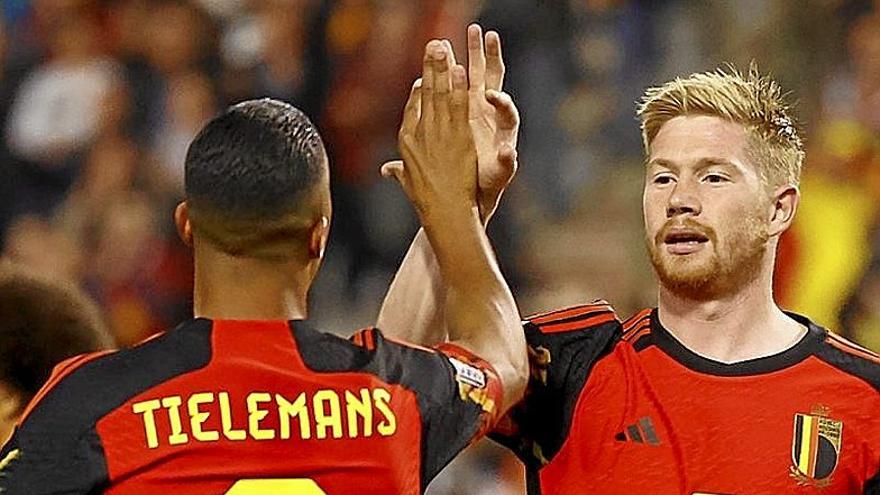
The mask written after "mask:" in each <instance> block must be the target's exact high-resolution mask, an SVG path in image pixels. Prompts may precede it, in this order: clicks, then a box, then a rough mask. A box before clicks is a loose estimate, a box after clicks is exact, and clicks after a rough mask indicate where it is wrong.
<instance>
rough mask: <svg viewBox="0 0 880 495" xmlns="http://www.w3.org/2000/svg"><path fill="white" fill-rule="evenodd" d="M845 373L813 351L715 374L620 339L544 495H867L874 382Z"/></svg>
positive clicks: (543, 479) (548, 476)
mask: <svg viewBox="0 0 880 495" xmlns="http://www.w3.org/2000/svg"><path fill="white" fill-rule="evenodd" d="M838 376H839V374H837V373H834V372H833V371H832V370H831V369H830V368H829V367H828V365H827V364H825V363H823V362H821V361H819V360H817V359H813V358H808V359H806V360H804V361H803V362H801V363H798V364H797V365H795V366H792V367H789V368H786V369H783V370H779V371H776V372H771V373H762V374H757V375H751V376H716V375H711V374H705V373H700V372H697V371H694V370H692V369H689V368H687V367H685V366H683V365H682V364H680V363H679V362H677V361H675V360H673V359H672V358H670V357H669V356H668V355H666V354H665V353H663V352H662V351H661V350H659V349H657V348H648V349H644V350H642V351H641V352H635V351H634V350H633V348H632V347H630V346H618V347H617V348H616V349H615V350H614V351H613V354H612V355H611V356H607V357H606V358H605V359H603V360H602V361H601V362H599V363H598V364H597V365H596V368H595V370H594V371H593V373H592V374H591V376H590V378H589V380H588V381H587V383H586V385H585V387H584V389H583V391H582V394H581V396H580V397H579V399H578V403H577V405H576V409H575V413H574V417H573V421H572V426H571V431H570V432H569V435H568V438H567V440H566V441H565V444H564V445H563V447H562V449H561V450H560V451H559V453H558V454H557V455H556V456H555V457H554V458H553V460H552V462H550V464H548V465H547V466H545V467H544V468H543V469H541V471H540V485H541V488H542V493H552V494H567V493H587V491H588V492H590V493H663V494H667V493H668V494H678V493H680V494H729V495H733V494H737V495H740V494H778V493H805V494H806V493H816V494H827V495H837V494H852V493H861V487H862V485H863V484H864V482H865V480H866V479H868V478H870V477H871V476H873V475H874V473H876V470H877V462H878V459H877V457H878V453H877V450H876V446H875V445H872V441H871V440H870V439H872V438H873V439H877V438H880V424H878V419H877V418H874V417H871V416H870V415H867V414H866V413H865V407H864V404H859V401H858V398H859V397H863V396H864V393H865V390H864V388H863V387H861V386H860V384H859V383H858V382H857V381H853V380H841V379H839V378H838ZM873 443H874V444H876V442H873ZM585 490H586V491H585Z"/></svg>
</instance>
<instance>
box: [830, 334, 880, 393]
mask: <svg viewBox="0 0 880 495" xmlns="http://www.w3.org/2000/svg"><path fill="white" fill-rule="evenodd" d="M836 340H837V339H835V337H828V338H827V339H826V340H825V342H824V343H822V344H821V345H819V346H818V350H817V351H816V357H817V358H819V359H821V360H822V361H824V362H826V363H828V364H830V365H831V366H833V367H835V368H837V369H839V370H841V371H843V372H845V373H847V374H850V375H852V376H855V377H857V378H860V379H861V380H863V381H865V382H867V383H868V384H870V385H871V386H872V387H873V388H874V390H876V391H877V392H880V362H878V361H876V360H874V359H870V358H869V357H867V356H862V355H860V354H859V353H853V352H849V351H848V350H845V349H842V348H840V347H838V346H836V345H834V343H835V342H836ZM868 356H870V355H868Z"/></svg>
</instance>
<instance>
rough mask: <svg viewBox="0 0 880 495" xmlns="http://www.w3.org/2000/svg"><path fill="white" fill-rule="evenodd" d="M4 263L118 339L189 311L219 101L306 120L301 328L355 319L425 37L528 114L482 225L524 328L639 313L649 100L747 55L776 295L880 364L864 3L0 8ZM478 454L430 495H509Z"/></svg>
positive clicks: (879, 195)
mask: <svg viewBox="0 0 880 495" xmlns="http://www.w3.org/2000/svg"><path fill="white" fill-rule="evenodd" d="M0 6H2V7H0V8H2V18H0V20H2V21H0V246H2V258H3V259H7V260H12V261H14V262H16V263H19V264H21V265H24V266H26V267H28V269H29V270H31V271H33V272H34V273H39V274H42V275H45V276H49V277H52V278H55V279H61V280H66V281H70V282H73V283H75V284H78V285H80V286H81V287H83V288H84V289H85V290H86V291H87V292H88V293H89V294H90V295H91V296H93V297H94V298H95V299H96V300H97V301H98V302H99V304H100V306H101V308H102V309H103V310H104V312H105V315H106V318H107V321H108V323H109V325H110V327H111V329H112V330H113V332H114V334H115V336H116V338H117V340H118V341H119V343H120V344H121V345H128V344H131V343H133V342H136V341H138V340H140V339H142V338H144V337H146V336H148V335H150V334H152V333H155V332H157V331H161V330H163V329H167V328H168V327H170V326H173V325H175V324H176V323H177V322H179V321H180V320H183V319H186V318H187V317H188V316H189V315H190V311H191V294H190V291H191V284H192V281H191V260H190V257H189V256H190V255H189V253H188V252H187V250H186V249H185V248H184V246H183V245H182V244H181V243H180V242H179V241H178V240H177V237H176V233H175V231H174V227H173V223H172V215H171V213H172V209H173V206H174V205H175V203H176V202H177V201H179V200H180V199H181V197H182V176H183V174H182V170H183V159H184V156H185V153H186V149H187V146H188V143H189V141H190V140H191V139H192V138H193V137H194V136H195V134H196V132H197V131H198V130H199V129H200V127H201V126H202V125H203V124H204V123H205V121H206V120H207V119H209V118H211V116H213V115H214V114H215V113H217V112H218V111H219V110H221V109H222V108H224V107H225V106H226V105H228V104H230V103H234V102H237V101H240V100H243V99H248V98H256V97H262V96H271V97H275V98H281V99H284V100H286V101H289V102H291V103H293V104H294V105H296V106H298V107H300V108H302V109H303V110H305V111H306V112H307V113H308V114H309V115H310V116H311V117H312V118H313V120H315V122H316V123H317V124H318V126H319V128H320V130H321V133H322V135H323V136H324V138H325V141H326V144H327V147H328V150H329V152H330V157H331V170H332V174H333V192H334V202H335V205H334V206H335V208H334V210H335V211H334V213H335V215H334V220H333V228H332V241H331V246H330V248H329V251H328V259H327V262H326V265H325V267H324V271H323V273H322V275H321V276H320V278H319V281H318V285H317V286H316V288H315V290H314V292H313V302H312V316H313V319H314V320H316V321H317V323H318V324H319V325H322V326H323V327H324V328H326V329H330V330H333V331H337V332H340V333H349V332H350V331H352V330H353V329H355V328H359V327H363V326H367V325H370V324H371V323H372V322H373V321H374V320H375V317H376V313H377V310H378V307H379V304H380V302H381V298H382V296H383V294H384V291H385V289H386V287H387V284H388V283H389V281H390V278H391V276H392V274H393V273H394V270H395V268H396V266H397V264H398V263H399V261H400V259H401V257H402V255H403V253H404V251H405V249H406V247H407V245H408V244H409V240H410V238H411V235H412V234H413V233H414V231H415V229H416V227H417V223H416V220H415V217H414V215H413V214H412V212H411V209H410V207H409V206H408V204H407V203H406V200H405V198H404V196H403V195H402V194H401V193H400V192H399V191H398V189H397V187H396V186H395V185H393V184H391V183H387V182H385V181H383V180H382V179H380V177H379V175H378V167H379V166H380V165H381V164H382V163H383V162H384V161H385V160H388V159H392V158H395V157H396V156H397V153H396V150H395V144H396V130H397V125H398V122H399V117H400V113H401V110H402V106H403V103H404V101H405V98H406V94H407V91H408V89H409V86H410V84H411V82H412V80H413V79H414V78H415V77H417V75H418V70H419V66H420V58H421V54H422V49H423V46H424V43H425V42H426V41H427V40H428V39H430V38H432V37H442V38H448V39H450V40H451V41H452V43H453V45H454V46H455V47H456V51H457V52H458V53H459V54H460V56H459V58H460V59H463V58H464V53H465V52H464V34H465V26H466V25H467V23H468V22H471V21H474V20H479V21H480V22H481V23H482V24H483V25H484V27H486V28H491V29H497V30H498V31H499V32H500V33H501V36H502V41H503V48H504V53H505V58H506V62H507V67H508V76H507V79H506V83H505V88H506V90H507V91H508V92H510V93H511V94H512V95H513V96H514V98H515V100H516V102H517V104H518V105H519V108H520V112H521V114H522V116H523V126H522V133H521V145H520V167H521V168H520V174H519V176H518V178H517V179H516V181H515V183H514V186H513V187H512V189H511V191H510V192H509V193H508V194H507V195H506V196H505V199H504V201H503V203H502V207H501V210H500V213H499V215H498V216H497V217H496V218H495V219H494V220H493V225H492V227H491V233H492V235H493V239H494V241H495V244H496V247H497V249H498V251H499V253H500V256H501V258H502V264H503V267H504V270H505V273H506V274H507V275H508V277H509V279H510V281H511V283H512V284H513V286H514V288H515V293H516V294H517V295H518V299H519V302H520V304H521V306H522V309H523V311H524V312H531V311H536V310H539V309H549V308H552V307H558V306H562V305H567V304H573V303H577V302H582V301H584V300H587V299H592V298H596V297H602V298H605V299H607V300H609V301H611V302H612V303H613V304H614V305H615V307H616V308H617V309H618V311H619V312H620V313H621V314H622V315H626V314H628V313H630V312H632V311H635V310H637V309H640V308H641V307H646V306H651V305H653V301H654V299H655V288H654V287H655V285H654V284H655V282H654V279H653V276H652V272H651V269H650V265H649V263H648V261H647V258H646V256H645V254H644V241H643V235H642V221H641V210H640V206H641V200H640V195H641V187H642V180H643V166H642V163H643V152H642V148H641V142H640V135H639V130H638V125H637V122H636V120H635V118H634V108H635V101H636V100H637V99H638V98H639V96H640V95H641V93H642V91H643V90H644V88H645V87H647V86H650V85H653V84H658V83H662V82H664V81H665V80H667V79H669V78H672V77H674V76H676V75H685V74H689V73H692V72H696V71H703V70H708V69H712V68H714V67H717V66H719V65H721V64H722V63H724V62H732V63H734V64H736V65H737V66H738V67H740V68H746V67H747V66H748V63H749V62H750V61H751V60H755V61H756V62H757V63H758V66H759V68H760V69H761V70H763V71H767V72H770V73H772V74H773V75H774V76H775V77H776V78H777V79H778V80H779V81H780V82H781V83H782V85H783V86H784V87H785V88H787V89H788V90H790V91H791V97H792V100H793V101H795V102H796V106H795V113H796V114H797V115H798V117H799V120H800V122H801V124H802V128H803V132H804V133H805V141H806V143H807V160H806V164H805V169H804V174H803V181H802V190H803V193H804V197H803V201H802V204H801V208H800V211H799V213H798V217H797V220H796V223H795V226H794V228H793V229H792V230H791V231H790V232H788V233H787V234H786V236H785V238H784V242H783V244H782V247H781V250H780V261H779V267H778V268H779V273H778V276H777V284H776V285H777V287H776V296H777V298H778V300H779V302H780V303H781V304H782V305H783V306H784V307H786V308H789V309H792V310H794V311H798V312H802V313H805V314H808V315H810V316H811V317H812V318H813V319H814V320H816V321H817V322H819V323H821V324H824V325H826V326H828V327H829V328H832V329H834V330H836V331H838V332H840V333H842V334H844V335H846V336H848V337H850V338H852V339H854V340H856V341H859V342H861V343H863V344H864V345H866V346H868V347H871V348H873V349H875V350H880V228H878V212H880V10H878V6H877V5H875V2H872V1H868V0H787V1H786V0H738V1H736V2H729V1H720V0H719V1H707V0H703V1H697V0H664V1H651V0H629V1H628V0H484V1H480V0H447V1H443V0H2V1H0ZM521 476H522V474H521V468H519V467H518V465H517V464H516V463H514V462H512V460H511V458H510V457H509V456H507V455H506V454H502V453H501V452H500V450H499V449H497V448H495V447H491V446H488V445H481V446H478V447H477V448H475V449H472V450H471V451H470V452H469V454H468V455H467V456H465V457H463V458H462V459H461V460H459V461H457V462H456V463H455V464H454V465H453V466H452V467H451V468H450V469H449V470H447V474H446V475H445V476H444V477H442V478H441V479H440V480H438V481H437V482H436V483H435V484H434V486H433V487H432V490H431V492H430V493H432V494H433V495H452V494H472V493H487V494H488V493H500V494H507V493H510V494H513V493H522V488H521V480H520V478H521Z"/></svg>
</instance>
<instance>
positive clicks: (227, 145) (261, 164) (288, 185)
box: [185, 98, 328, 257]
mask: <svg viewBox="0 0 880 495" xmlns="http://www.w3.org/2000/svg"><path fill="white" fill-rule="evenodd" d="M327 177H328V170H327V155H326V151H325V149H324V143H323V142H322V140H321V136H320V135H319V134H318V131H317V129H316V128H315V126H314V125H313V124H312V122H311V121H310V120H309V118H308V117H306V115H305V114H304V113H303V112H301V111H300V110H298V109H297V108H295V107H293V106H291V105H289V104H287V103H284V102H281V101H278V100H272V99H269V98H264V99H261V100H250V101H245V102H242V103H239V104H237V105H233V106H232V107H230V108H229V109H228V110H226V111H225V112H224V113H223V114H221V115H219V116H217V117H215V118H214V119H213V120H211V121H210V122H209V123H208V124H207V125H206V126H205V127H204V129H202V130H201V132H199V134H198V136H196V138H195V140H193V142H192V144H190V147H189V150H188V151H187V155H186V164H185V185H186V199H187V203H188V206H189V211H190V218H191V219H192V225H193V229H194V230H195V232H196V233H198V234H199V235H201V236H203V237H204V238H206V239H207V240H208V241H210V242H211V243H212V244H214V245H216V246H218V247H219V248H220V249H222V250H223V251H225V252H227V253H230V254H233V255H241V256H253V257H285V253H289V252H290V250H289V247H290V243H291V242H294V241H296V240H298V239H302V234H304V233H305V232H306V231H307V229H308V228H309V227H311V225H313V223H314V214H315V211H314V207H315V202H314V201H313V200H314V199H315V193H316V192H317V191H318V189H319V187H318V186H319V185H320V184H322V183H324V182H326V181H327Z"/></svg>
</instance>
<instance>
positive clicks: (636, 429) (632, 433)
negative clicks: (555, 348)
mask: <svg viewBox="0 0 880 495" xmlns="http://www.w3.org/2000/svg"><path fill="white" fill-rule="evenodd" d="M614 439H615V440H617V441H618V442H635V443H646V444H648V445H660V440H659V439H658V438H657V432H656V431H655V430H654V422H653V421H651V417H650V416H644V417H642V418H641V419H639V420H638V422H636V423H635V424H631V425H629V426H627V427H626V429H624V430H623V431H621V432H620V433H618V434H617V435H614Z"/></svg>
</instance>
